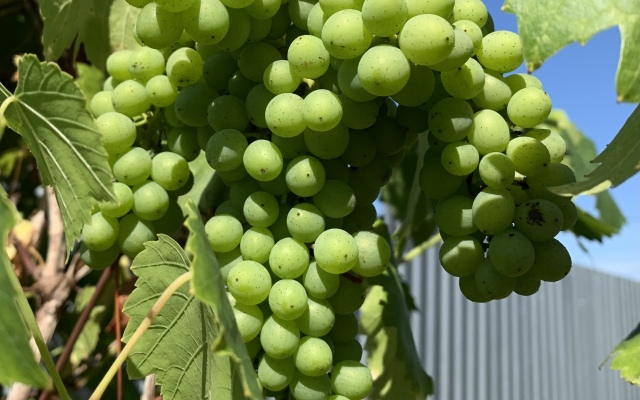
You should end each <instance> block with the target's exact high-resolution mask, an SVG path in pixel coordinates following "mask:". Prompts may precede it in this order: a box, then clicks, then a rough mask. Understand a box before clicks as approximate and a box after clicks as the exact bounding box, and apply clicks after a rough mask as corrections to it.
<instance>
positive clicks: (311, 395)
mask: <svg viewBox="0 0 640 400" xmlns="http://www.w3.org/2000/svg"><path fill="white" fill-rule="evenodd" d="M290 1H296V0H290ZM289 391H290V393H291V394H292V395H293V398H294V399H296V400H326V399H328V398H329V395H330V394H331V379H329V376H327V375H321V376H307V375H305V374H303V373H301V372H299V371H296V373H295V374H294V375H293V379H292V380H291V383H289Z"/></svg>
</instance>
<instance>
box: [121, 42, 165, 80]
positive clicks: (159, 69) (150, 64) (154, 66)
mask: <svg viewBox="0 0 640 400" xmlns="http://www.w3.org/2000/svg"><path fill="white" fill-rule="evenodd" d="M164 65H165V61H164V56H163V55H162V53H161V52H160V51H159V50H156V49H152V48H150V47H141V48H139V49H137V50H135V51H134V52H132V53H131V54H130V55H129V73H130V74H131V76H132V77H133V79H136V80H137V81H140V82H146V81H148V80H149V79H151V78H153V77H154V76H157V75H161V74H162V73H163V72H164Z"/></svg>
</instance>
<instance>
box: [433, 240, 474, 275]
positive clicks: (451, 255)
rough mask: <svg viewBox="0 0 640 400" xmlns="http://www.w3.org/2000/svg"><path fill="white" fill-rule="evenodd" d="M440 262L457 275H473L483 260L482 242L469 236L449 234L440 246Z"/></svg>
mask: <svg viewBox="0 0 640 400" xmlns="http://www.w3.org/2000/svg"><path fill="white" fill-rule="evenodd" d="M439 257H440V264H442V268H444V270H445V271H447V272H448V273H449V274H451V275H453V276H458V277H465V276H470V275H473V274H474V273H475V272H476V269H477V268H478V266H479V265H480V263H481V262H482V261H483V260H484V249H483V248H482V244H481V243H480V242H479V241H478V240H477V239H475V238H473V237H471V236H451V237H449V238H447V239H446V240H445V241H444V242H443V243H442V246H440V254H439Z"/></svg>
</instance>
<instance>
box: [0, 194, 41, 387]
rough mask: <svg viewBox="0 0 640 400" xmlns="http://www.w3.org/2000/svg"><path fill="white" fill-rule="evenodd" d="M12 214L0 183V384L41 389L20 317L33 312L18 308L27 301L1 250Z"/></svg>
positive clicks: (38, 369) (10, 225) (36, 366)
mask: <svg viewBox="0 0 640 400" xmlns="http://www.w3.org/2000/svg"><path fill="white" fill-rule="evenodd" d="M16 216H17V211H16V209H15V207H14V206H13V204H12V203H11V202H10V201H9V199H8V198H7V193H6V192H5V191H4V189H3V188H2V186H0V304H2V312H0V342H1V343H2V351H0V384H2V385H11V384H12V383H14V382H22V383H24V384H27V385H31V386H35V387H39V388H43V387H45V386H46V385H47V376H46V375H45V373H44V371H43V370H42V368H41V367H40V366H39V365H38V362H37V361H36V359H35V357H34V355H33V350H31V347H30V345H29V338H31V333H30V332H29V329H28V328H27V324H26V322H25V321H24V318H33V314H31V315H24V314H23V313H22V312H21V308H20V307H18V303H19V302H21V303H24V304H26V305H27V309H28V303H27V299H26V297H25V295H24V292H23V291H22V289H21V287H20V282H19V281H18V278H17V277H16V274H15V273H14V272H13V268H12V267H11V263H10V262H9V258H8V257H7V253H6V252H5V250H4V249H5V248H6V246H7V236H8V234H9V232H10V231H11V228H13V225H14V223H15V221H16ZM22 309H24V308H22ZM34 324H35V321H34Z"/></svg>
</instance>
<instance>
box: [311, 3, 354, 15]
mask: <svg viewBox="0 0 640 400" xmlns="http://www.w3.org/2000/svg"><path fill="white" fill-rule="evenodd" d="M319 3H320V6H321V7H322V9H323V10H324V12H325V13H326V14H328V15H333V14H335V13H337V12H338V11H341V10H347V9H353V10H358V11H360V10H362V5H363V3H364V0H320V1H319Z"/></svg>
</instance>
